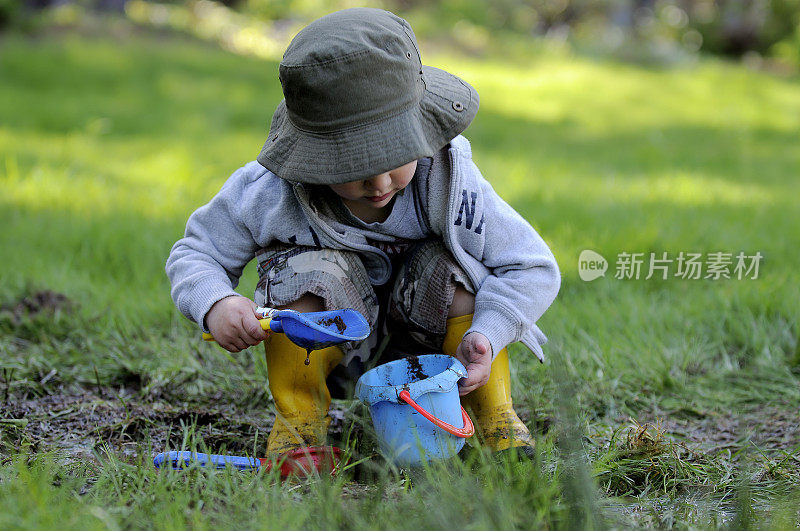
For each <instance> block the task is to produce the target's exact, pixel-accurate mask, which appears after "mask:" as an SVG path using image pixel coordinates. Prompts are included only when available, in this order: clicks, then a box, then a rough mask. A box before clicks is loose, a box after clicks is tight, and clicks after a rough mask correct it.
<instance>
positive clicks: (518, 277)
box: [166, 136, 561, 360]
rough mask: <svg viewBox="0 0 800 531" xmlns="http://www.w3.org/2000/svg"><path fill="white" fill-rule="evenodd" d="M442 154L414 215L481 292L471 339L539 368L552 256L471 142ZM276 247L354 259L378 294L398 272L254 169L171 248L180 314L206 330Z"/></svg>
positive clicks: (296, 191)
mask: <svg viewBox="0 0 800 531" xmlns="http://www.w3.org/2000/svg"><path fill="white" fill-rule="evenodd" d="M445 152H446V153H447V154H448V155H449V159H450V160H449V168H450V171H449V175H448V174H443V173H444V172H441V173H440V172H435V171H433V172H430V173H428V175H427V176H423V178H419V177H415V178H414V180H413V181H412V185H413V186H414V192H415V193H414V200H415V206H416V208H415V210H416V212H415V214H416V216H418V219H420V220H421V221H422V225H423V226H425V227H426V228H427V229H428V231H429V233H430V234H431V235H432V237H438V238H441V240H442V241H443V242H444V244H445V247H447V249H448V250H449V251H450V252H451V253H452V254H453V256H454V257H455V259H456V261H457V262H458V264H459V265H460V266H461V267H462V268H463V269H464V271H465V272H466V274H467V275H468V276H469V278H470V280H471V282H472V285H473V286H475V287H476V288H477V292H476V295H475V314H474V317H473V320H472V326H471V327H470V329H469V330H468V331H467V333H470V332H480V333H481V334H483V335H485V336H486V337H487V338H488V339H489V342H490V343H491V345H492V352H493V354H494V355H496V354H497V353H498V352H499V351H500V350H502V349H503V348H504V347H505V346H506V345H508V344H510V343H513V342H515V341H522V343H523V344H524V345H526V346H527V347H528V348H530V349H531V350H532V351H533V352H534V353H535V354H536V356H537V357H538V358H539V359H540V360H541V359H542V347H541V345H542V344H544V343H545V342H546V341H547V338H546V337H545V335H544V334H543V333H542V331H541V330H539V327H538V326H536V322H537V321H538V319H539V318H540V317H541V316H542V314H543V313H544V312H545V310H546V309H547V308H548V307H549V306H550V304H551V303H552V302H553V300H554V299H555V296H556V294H557V293H558V289H559V287H560V284H561V276H560V274H559V271H558V266H557V264H556V261H555V258H554V257H553V253H552V252H551V251H550V249H549V248H548V247H547V244H545V242H544V241H543V240H542V238H541V237H540V236H539V234H538V233H537V232H536V231H535V230H534V229H533V227H531V225H530V224H529V223H528V222H527V221H525V220H524V219H523V218H522V216H520V215H519V214H518V213H517V212H516V211H515V210H514V209H513V208H511V207H510V206H509V205H508V204H507V203H506V202H505V201H503V199H501V198H500V196H498V195H497V193H496V192H495V191H494V190H493V189H492V187H491V185H490V184H489V183H488V182H487V181H486V180H485V179H484V178H483V176H482V175H481V173H480V171H479V170H478V168H477V166H475V164H474V163H473V162H472V152H471V149H470V145H469V142H468V141H467V139H465V138H464V137H463V136H458V137H456V138H454V139H453V140H452V141H451V142H450V146H449V149H447V150H446V151H445ZM275 242H283V243H289V244H296V245H307V246H317V247H324V248H330V249H340V250H350V251H356V252H358V253H359V254H360V256H361V257H362V260H363V262H364V265H365V267H366V269H367V273H368V274H369V278H370V281H371V282H372V284H374V285H380V284H383V283H385V282H386V281H387V280H388V279H389V277H390V275H391V272H392V271H391V261H390V259H389V257H388V256H387V255H386V253H384V252H383V251H381V250H380V249H378V248H377V247H375V246H373V245H371V244H369V243H368V242H367V239H366V237H365V236H364V234H363V232H362V231H356V230H353V231H347V230H345V231H344V232H341V231H337V230H335V229H334V228H333V227H332V226H331V225H330V224H329V223H327V222H326V221H325V219H324V216H322V215H320V212H319V211H317V209H316V208H315V207H314V206H313V202H312V201H311V200H310V198H309V191H308V189H307V188H306V187H305V186H303V185H302V184H298V183H291V182H289V181H286V180H284V179H281V178H279V177H278V176H276V175H275V174H273V173H272V172H270V171H269V170H267V169H265V168H264V167H262V166H261V165H259V164H258V163H257V162H251V163H249V164H247V165H245V166H244V167H242V168H240V169H239V170H237V171H236V172H235V173H234V174H233V175H232V176H231V177H230V178H229V179H228V180H227V181H226V182H225V184H224V185H223V187H222V189H221V190H220V191H219V193H218V194H217V195H216V196H215V197H214V198H213V199H212V200H211V201H210V202H209V203H208V204H206V205H205V206H202V207H200V208H199V209H197V210H196V211H195V212H194V213H193V214H192V215H191V217H190V218H189V221H188V222H187V224H186V233H185V236H184V237H183V238H182V239H180V240H178V242H176V243H175V245H174V246H173V247H172V251H171V252H170V255H169V258H168V260H167V266H166V270H167V275H168V276H169V279H170V282H171V284H172V298H173V300H174V301H175V304H176V305H177V307H178V309H179V310H180V311H181V313H183V314H184V315H185V316H186V317H188V318H189V319H191V320H192V321H194V322H196V323H198V324H199V325H200V326H201V327H204V324H203V323H204V318H205V316H206V314H207V313H208V311H209V310H210V309H211V306H213V304H214V303H215V302H217V301H218V300H220V299H222V298H224V297H228V296H230V295H237V293H236V292H235V291H234V288H235V287H236V286H237V284H238V282H239V277H240V276H241V274H242V270H243V269H244V267H245V265H247V263H248V262H250V260H252V259H253V257H254V256H255V252H256V251H257V250H258V249H261V248H264V247H267V246H269V245H270V244H272V243H275Z"/></svg>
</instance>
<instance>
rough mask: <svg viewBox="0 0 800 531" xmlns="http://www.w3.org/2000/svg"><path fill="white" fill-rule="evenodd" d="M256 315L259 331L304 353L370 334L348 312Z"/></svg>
mask: <svg viewBox="0 0 800 531" xmlns="http://www.w3.org/2000/svg"><path fill="white" fill-rule="evenodd" d="M256 312H258V313H259V314H261V315H262V317H263V318H262V319H260V320H259V322H260V323H261V328H263V329H264V330H267V331H272V332H279V333H284V334H286V337H288V338H289V340H290V341H291V342H292V343H294V344H295V345H298V346H301V347H303V348H304V349H306V350H308V351H311V350H319V349H321V348H325V347H329V346H331V345H338V344H339V343H346V342H348V341H362V340H364V339H366V338H367V336H368V335H369V332H370V330H369V323H368V322H367V320H366V319H365V318H364V316H363V315H361V313H359V312H358V311H356V310H353V309H352V308H347V309H345V310H329V311H325V312H303V313H301V312H296V311H294V310H276V309H274V308H257V309H256ZM203 339H205V340H206V341H214V337H213V336H212V335H211V334H209V333H204V334H203Z"/></svg>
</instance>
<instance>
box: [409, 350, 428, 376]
mask: <svg viewBox="0 0 800 531" xmlns="http://www.w3.org/2000/svg"><path fill="white" fill-rule="evenodd" d="M406 361H407V362H408V374H409V376H411V378H412V379H413V380H412V381H417V380H424V379H425V378H427V377H428V375H427V374H425V371H423V370H422V364H421V363H420V362H419V358H418V357H417V356H407V357H406Z"/></svg>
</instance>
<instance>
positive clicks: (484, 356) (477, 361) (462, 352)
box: [456, 332, 492, 396]
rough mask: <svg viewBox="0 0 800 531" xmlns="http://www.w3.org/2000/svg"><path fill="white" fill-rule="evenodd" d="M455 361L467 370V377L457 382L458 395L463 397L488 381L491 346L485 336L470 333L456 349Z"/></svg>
mask: <svg viewBox="0 0 800 531" xmlns="http://www.w3.org/2000/svg"><path fill="white" fill-rule="evenodd" d="M456 359H457V360H458V361H460V362H461V363H463V364H464V367H466V368H467V377H466V378H462V379H461V380H460V381H459V382H458V387H459V389H458V394H459V395H462V396H463V395H465V394H467V393H469V392H471V391H474V390H475V389H477V388H478V387H480V386H482V385H483V384H485V383H486V382H488V381H489V374H490V373H491V372H492V345H491V343H489V340H488V339H486V336H485V335H483V334H481V333H479V332H470V333H469V334H467V335H466V336H464V339H462V340H461V343H460V344H459V345H458V348H457V349H456Z"/></svg>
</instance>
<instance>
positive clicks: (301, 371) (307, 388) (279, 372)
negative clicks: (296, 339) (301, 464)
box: [264, 334, 342, 457]
mask: <svg viewBox="0 0 800 531" xmlns="http://www.w3.org/2000/svg"><path fill="white" fill-rule="evenodd" d="M264 349H265V351H266V356H267V372H268V376H269V389H270V391H271V392H272V399H273V400H274V401H275V408H276V410H277V412H276V415H275V424H274V425H273V426H272V431H271V432H270V434H269V439H268V441H267V454H268V456H270V457H274V456H276V455H277V454H281V453H283V452H285V451H287V450H293V449H295V448H300V447H303V446H319V445H323V444H325V439H326V437H327V435H328V425H330V422H331V418H330V416H329V415H328V408H330V405H331V394H330V391H328V386H327V385H326V384H325V379H326V378H327V377H328V374H330V372H331V371H332V370H333V368H334V367H335V366H336V365H337V364H338V363H339V362H340V361H341V359H342V351H341V349H340V348H338V347H328V348H324V349H321V350H314V351H312V352H311V356H310V364H309V365H306V364H305V360H306V350H305V349H304V348H302V347H298V346H297V345H295V344H294V343H292V342H291V341H289V339H288V338H287V337H286V336H285V335H284V334H270V337H269V338H268V339H267V340H266V341H265V342H264Z"/></svg>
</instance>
